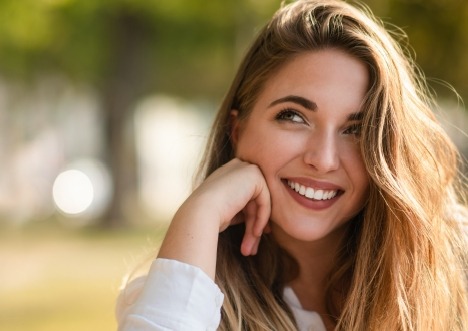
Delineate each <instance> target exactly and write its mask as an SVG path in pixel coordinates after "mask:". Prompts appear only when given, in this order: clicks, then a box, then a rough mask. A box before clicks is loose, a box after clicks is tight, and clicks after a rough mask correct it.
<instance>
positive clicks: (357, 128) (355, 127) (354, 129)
mask: <svg viewBox="0 0 468 331" xmlns="http://www.w3.org/2000/svg"><path fill="white" fill-rule="evenodd" d="M350 131H351V132H350ZM343 133H344V134H351V135H354V136H356V137H359V136H360V135H361V124H352V125H350V126H348V127H347V128H346V129H345V130H344V132H343Z"/></svg>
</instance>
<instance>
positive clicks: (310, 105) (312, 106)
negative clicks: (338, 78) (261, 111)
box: [268, 95, 364, 121]
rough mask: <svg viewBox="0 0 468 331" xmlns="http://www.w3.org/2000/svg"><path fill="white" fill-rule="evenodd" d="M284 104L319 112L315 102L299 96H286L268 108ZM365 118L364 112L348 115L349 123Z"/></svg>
mask: <svg viewBox="0 0 468 331" xmlns="http://www.w3.org/2000/svg"><path fill="white" fill-rule="evenodd" d="M284 102H292V103H296V104H298V105H300V106H302V107H304V108H306V109H309V110H311V111H317V108H318V107H317V104H316V103H315V102H313V101H312V100H309V99H306V98H304V97H300V96H298V95H288V96H285V97H283V98H279V99H277V100H275V101H273V102H272V103H270V105H269V106H268V107H269V108H270V107H273V106H275V105H278V104H280V103H284ZM363 117H364V113H363V112H362V111H360V112H357V113H351V114H349V115H348V117H347V120H348V121H362V118H363Z"/></svg>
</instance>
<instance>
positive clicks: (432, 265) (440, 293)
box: [118, 0, 468, 331]
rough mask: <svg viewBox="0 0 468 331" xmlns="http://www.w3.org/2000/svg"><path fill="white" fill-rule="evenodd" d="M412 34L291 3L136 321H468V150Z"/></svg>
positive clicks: (412, 325)
mask: <svg viewBox="0 0 468 331" xmlns="http://www.w3.org/2000/svg"><path fill="white" fill-rule="evenodd" d="M431 102H432V100H431V99H430V98H429V96H428V95H427V92H426V88H425V85H424V82H423V81H422V80H421V79H420V78H419V76H418V75H417V71H416V70H415V67H414V66H413V64H412V63H411V62H410V60H408V59H407V58H406V57H405V56H404V53H403V51H402V50H401V49H400V48H399V47H398V45H397V43H396V42H395V41H394V40H393V39H392V38H391V37H390V36H389V34H388V33H387V32H386V31H385V29H384V28H383V27H382V26H381V25H380V24H379V23H377V22H376V21H375V20H373V19H372V17H371V16H370V14H368V13H366V12H365V10H361V9H357V8H355V7H352V6H350V5H348V4H346V3H344V2H342V1H339V0H309V1H308V0H304V1H301V0H299V1H296V2H294V3H292V4H290V5H288V6H285V7H284V8H282V9H280V10H279V11H278V12H277V13H276V14H275V15H274V17H273V18H272V19H271V21H270V22H269V23H268V24H267V26H266V27H265V28H264V29H263V30H262V31H261V33H260V34H259V36H258V38H257V39H256V41H255V42H254V43H253V45H252V46H251V48H250V50H249V52H248V53H247V55H246V57H245V59H244V61H243V62H242V64H241V66H240V69H239V71H238V73H237V76H236V77H235V79H234V82H233V84H232V86H231V88H230V90H229V92H228V94H227V96H226V98H225V100H224V102H223V104H222V106H221V109H220V111H219V113H218V117H217V118H216V120H215V123H214V127H213V132H212V135H211V140H210V142H209V144H208V147H207V152H206V155H205V162H204V167H203V173H202V175H201V178H205V179H204V180H202V181H201V184H200V185H199V186H198V188H197V189H196V190H195V191H194V192H193V193H192V195H191V196H190V197H189V198H188V199H187V200H186V201H185V202H184V203H183V205H182V206H181V207H180V209H179V210H178V212H177V213H176V215H175V217H174V219H173V220H172V223H171V225H170V227H169V230H168V232H167V234H166V237H165V239H164V241H163V244H162V246H161V249H160V251H159V254H158V258H157V259H156V261H155V262H153V265H152V268H151V270H150V271H149V273H148V276H147V277H146V278H145V279H139V280H137V281H134V282H133V283H130V284H129V286H128V288H127V290H126V291H124V292H123V294H122V295H121V298H120V302H119V306H118V315H119V324H120V329H121V330H126V331H128V330H215V329H219V330H320V331H324V330H460V331H461V330H465V329H466V328H467V327H468V324H467V318H468V317H467V315H468V312H467V311H468V307H467V292H466V288H467V280H466V273H465V268H466V263H465V262H466V261H465V253H466V251H465V247H466V246H465V240H464V237H463V233H462V222H465V220H466V215H467V213H466V208H465V207H463V205H462V204H461V202H460V201H459V200H460V195H461V194H462V193H463V191H462V190H461V188H459V191H457V187H456V186H457V181H456V177H457V152H456V149H455V148H454V146H453V145H452V143H451V142H450V140H449V139H448V138H447V136H446V134H445V133H444V132H443V130H442V129H441V128H440V126H439V124H438V123H437V122H436V121H435V118H434V116H433V114H432V112H431V110H430V107H431V106H432V103H431Z"/></svg>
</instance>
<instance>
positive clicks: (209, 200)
mask: <svg viewBox="0 0 468 331" xmlns="http://www.w3.org/2000/svg"><path fill="white" fill-rule="evenodd" d="M193 200H195V204H198V205H199V206H200V207H202V208H208V209H210V212H212V213H216V214H217V219H218V220H219V232H221V231H224V230H225V229H226V228H227V227H228V226H229V225H232V224H238V223H241V222H245V226H246V231H245V235H244V238H243V241H242V245H241V253H242V254H243V255H246V256H247V255H254V254H256V253H257V248H258V244H259V243H260V237H261V235H262V233H263V232H264V231H266V232H268V231H269V228H268V227H267V224H268V220H269V217H270V210H271V205H270V192H269V190H268V187H267V184H266V182H265V178H264V177H263V175H262V173H261V171H260V169H259V168H258V166H257V165H255V164H252V163H248V162H244V161H241V160H239V159H233V160H231V161H230V162H228V163H226V164H225V165H224V166H222V167H221V168H219V169H217V170H216V171H215V172H214V173H213V174H211V175H210V176H209V177H208V178H207V179H206V180H205V181H204V182H203V183H202V184H201V185H200V187H198V188H197V189H196V190H195V191H194V192H193V194H192V195H191V196H190V197H189V199H188V200H187V203H193Z"/></svg>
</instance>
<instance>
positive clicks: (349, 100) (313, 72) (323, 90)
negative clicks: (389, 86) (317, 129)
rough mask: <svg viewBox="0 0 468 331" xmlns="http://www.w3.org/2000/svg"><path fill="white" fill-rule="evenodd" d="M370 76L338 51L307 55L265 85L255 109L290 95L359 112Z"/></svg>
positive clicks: (358, 62) (295, 59)
mask: <svg viewBox="0 0 468 331" xmlns="http://www.w3.org/2000/svg"><path fill="white" fill-rule="evenodd" d="M368 85H369V73H368V69H367V66H366V65H365V64H364V63H363V62H362V61H361V60H359V59H357V58H355V57H354V56H352V55H349V54H347V53H345V52H344V51H342V50H338V49H333V48H330V49H323V50H318V51H311V52H304V53H300V54H298V55H296V56H294V57H292V58H291V59H290V60H289V61H287V62H286V63H285V64H284V65H283V66H281V67H280V68H279V69H278V70H277V71H276V72H275V73H274V74H273V75H272V76H271V77H270V78H269V79H268V80H267V81H266V82H265V85H264V87H263V89H262V92H261V93H260V95H259V96H258V99H257V102H256V105H258V104H262V103H263V106H265V104H266V103H271V102H272V100H276V99H278V98H282V97H285V96H287V95H297V96H301V97H305V98H307V99H310V100H312V101H313V102H315V103H316V104H317V106H318V108H320V107H339V108H343V107H345V108H354V111H356V108H360V105H361V103H362V101H363V99H364V96H365V94H366V93H367V90H368Z"/></svg>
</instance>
